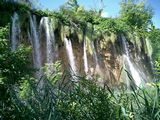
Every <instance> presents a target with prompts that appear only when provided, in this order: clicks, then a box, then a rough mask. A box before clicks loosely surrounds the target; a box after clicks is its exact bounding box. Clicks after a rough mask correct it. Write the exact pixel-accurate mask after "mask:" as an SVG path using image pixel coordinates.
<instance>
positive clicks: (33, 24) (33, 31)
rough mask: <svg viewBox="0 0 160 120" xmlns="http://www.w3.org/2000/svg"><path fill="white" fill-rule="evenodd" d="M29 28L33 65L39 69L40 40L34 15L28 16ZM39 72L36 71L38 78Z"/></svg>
mask: <svg viewBox="0 0 160 120" xmlns="http://www.w3.org/2000/svg"><path fill="white" fill-rule="evenodd" d="M30 28H31V38H32V40H31V43H32V46H33V62H34V67H35V68H37V69H40V68H41V67H42V65H41V53H40V41H39V36H38V31H37V22H36V18H35V16H33V17H32V16H30ZM40 75H41V72H39V73H37V77H38V78H39V77H40Z"/></svg>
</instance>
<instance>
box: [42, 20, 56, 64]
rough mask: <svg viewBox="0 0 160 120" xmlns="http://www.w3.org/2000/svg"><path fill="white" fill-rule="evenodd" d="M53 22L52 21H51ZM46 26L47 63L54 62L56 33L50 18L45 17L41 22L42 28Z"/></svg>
mask: <svg viewBox="0 0 160 120" xmlns="http://www.w3.org/2000/svg"><path fill="white" fill-rule="evenodd" d="M51 22H52V21H51ZM42 25H44V27H45V32H46V33H45V34H46V45H47V46H46V55H47V63H52V62H53V46H54V43H55V37H54V31H53V28H52V27H51V26H50V25H52V24H50V20H49V18H48V17H43V18H42V19H41V22H40V26H42Z"/></svg>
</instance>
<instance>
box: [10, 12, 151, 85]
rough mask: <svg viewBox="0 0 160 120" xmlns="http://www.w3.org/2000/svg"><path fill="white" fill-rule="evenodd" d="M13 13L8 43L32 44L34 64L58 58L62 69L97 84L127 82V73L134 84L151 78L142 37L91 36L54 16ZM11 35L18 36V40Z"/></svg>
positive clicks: (37, 66) (125, 35)
mask: <svg viewBox="0 0 160 120" xmlns="http://www.w3.org/2000/svg"><path fill="white" fill-rule="evenodd" d="M14 14H15V13H14ZM16 14H17V15H16V16H14V15H13V16H12V28H11V29H12V32H11V36H12V37H11V41H12V46H17V44H20V43H25V44H28V45H30V46H32V51H33V52H32V59H33V60H32V61H33V65H34V67H36V68H41V67H43V66H44V65H45V63H48V64H51V63H52V62H55V61H57V60H60V61H61V63H62V68H63V70H66V69H68V70H70V71H73V72H74V73H76V74H79V75H86V76H87V77H88V78H89V79H92V78H98V79H97V82H98V83H99V84H100V85H105V84H107V85H115V86H117V85H119V84H121V83H124V84H127V86H129V85H130V81H129V77H128V76H132V78H133V79H138V80H139V81H136V80H134V84H135V85H140V84H143V83H144V82H147V81H150V80H152V68H151V61H150V59H151V58H150V56H149V48H148V46H147V40H146V39H144V38H138V37H135V36H134V35H130V34H128V33H125V34H124V33H123V34H122V33H118V34H115V33H110V34H106V35H105V37H104V36H103V37H102V36H99V37H93V36H92V35H93V33H92V32H89V31H87V30H86V31H85V32H84V31H80V30H79V29H77V28H73V27H72V28H70V27H66V26H63V25H62V24H60V23H59V22H58V21H56V19H51V18H48V17H42V18H41V17H36V16H35V15H32V14H30V13H28V14H27V15H26V16H25V17H23V19H22V16H21V15H19V14H18V13H16ZM24 21H25V22H24ZM17 26H20V28H18V27H17ZM13 27H14V29H13ZM17 29H20V31H19V32H17ZM131 36H132V37H131ZM13 38H18V39H19V40H18V42H16V41H17V39H13ZM137 41H138V42H137ZM15 44H16V45H15ZM134 73H135V74H134ZM136 77H137V78H136ZM136 82H138V83H137V84H136Z"/></svg>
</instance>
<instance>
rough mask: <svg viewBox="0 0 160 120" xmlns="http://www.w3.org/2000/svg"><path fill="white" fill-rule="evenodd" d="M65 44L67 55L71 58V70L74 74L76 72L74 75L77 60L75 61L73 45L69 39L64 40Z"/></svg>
mask: <svg viewBox="0 0 160 120" xmlns="http://www.w3.org/2000/svg"><path fill="white" fill-rule="evenodd" d="M64 43H65V47H66V51H67V55H68V58H69V64H70V67H71V70H72V72H74V74H76V71H77V69H76V64H75V60H74V53H73V48H72V43H71V41H70V40H68V39H67V38H64Z"/></svg>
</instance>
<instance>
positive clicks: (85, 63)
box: [83, 41, 88, 74]
mask: <svg viewBox="0 0 160 120" xmlns="http://www.w3.org/2000/svg"><path fill="white" fill-rule="evenodd" d="M83 60H84V71H85V73H86V74H87V73H88V59H87V51H86V41H84V43H83Z"/></svg>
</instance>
